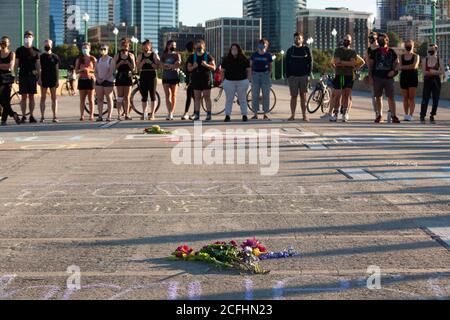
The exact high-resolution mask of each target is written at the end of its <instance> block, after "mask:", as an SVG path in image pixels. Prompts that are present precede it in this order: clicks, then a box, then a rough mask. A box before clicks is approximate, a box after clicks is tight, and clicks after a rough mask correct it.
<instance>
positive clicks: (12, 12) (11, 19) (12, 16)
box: [0, 0, 50, 50]
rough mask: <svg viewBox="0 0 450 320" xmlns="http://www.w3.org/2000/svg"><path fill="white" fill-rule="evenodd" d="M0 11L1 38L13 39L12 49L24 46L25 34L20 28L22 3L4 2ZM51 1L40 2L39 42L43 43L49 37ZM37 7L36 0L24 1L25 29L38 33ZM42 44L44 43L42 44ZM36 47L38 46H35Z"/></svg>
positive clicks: (7, 0)
mask: <svg viewBox="0 0 450 320" xmlns="http://www.w3.org/2000/svg"><path fill="white" fill-rule="evenodd" d="M1 5H2V9H1V10H0V33H1V35H0V36H3V35H7V36H9V37H10V38H11V49H13V50H14V49H16V48H17V47H19V46H21V45H22V44H23V34H21V26H20V1H17V0H2V1H1ZM49 6H50V3H49V0H40V1H39V40H40V42H42V41H43V40H44V39H48V37H49V26H50V23H49V18H48V17H49ZM35 9H36V6H35V0H25V1H24V14H25V16H24V29H25V30H33V31H34V32H35V33H36V10H35ZM40 44H42V43H40ZM35 45H36V44H35Z"/></svg>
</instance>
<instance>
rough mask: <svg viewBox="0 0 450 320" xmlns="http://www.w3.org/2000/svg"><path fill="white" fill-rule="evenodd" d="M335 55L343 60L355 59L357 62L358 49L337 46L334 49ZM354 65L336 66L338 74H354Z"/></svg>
mask: <svg viewBox="0 0 450 320" xmlns="http://www.w3.org/2000/svg"><path fill="white" fill-rule="evenodd" d="M334 57H335V58H338V59H339V60H341V61H345V62H349V61H351V60H352V59H355V62H356V57H357V54H356V51H355V50H353V49H345V48H337V49H336V51H334ZM353 69H354V68H353V67H336V75H337V76H353Z"/></svg>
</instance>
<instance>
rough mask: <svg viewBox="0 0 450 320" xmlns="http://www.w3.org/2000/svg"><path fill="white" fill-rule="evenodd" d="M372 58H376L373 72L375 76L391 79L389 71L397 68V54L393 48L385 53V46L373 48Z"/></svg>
mask: <svg viewBox="0 0 450 320" xmlns="http://www.w3.org/2000/svg"><path fill="white" fill-rule="evenodd" d="M370 59H372V60H374V64H373V70H372V74H373V76H374V77H378V78H383V79H389V78H390V77H389V76H388V74H389V72H391V71H394V70H395V61H396V60H397V54H396V53H395V51H394V50H393V49H391V48H389V49H388V50H387V52H386V53H383V48H378V49H376V50H373V51H372V53H371V55H370Z"/></svg>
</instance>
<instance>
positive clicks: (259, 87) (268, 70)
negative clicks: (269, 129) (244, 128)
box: [250, 38, 273, 120]
mask: <svg viewBox="0 0 450 320" xmlns="http://www.w3.org/2000/svg"><path fill="white" fill-rule="evenodd" d="M268 48H269V41H268V40H267V39H264V38H263V39H261V40H259V44H258V51H256V52H255V53H253V54H252V56H251V58H250V66H251V69H252V97H253V101H252V104H253V111H254V112H255V115H254V116H253V117H252V119H253V120H257V119H258V112H259V99H258V98H255V97H259V96H260V93H261V91H262V95H263V110H264V120H270V118H269V115H268V114H269V109H270V87H271V86H272V84H271V81H270V75H271V74H272V62H273V58H272V54H271V53H269V52H268V51H267V49H268Z"/></svg>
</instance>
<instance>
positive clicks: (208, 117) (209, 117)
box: [205, 113, 212, 121]
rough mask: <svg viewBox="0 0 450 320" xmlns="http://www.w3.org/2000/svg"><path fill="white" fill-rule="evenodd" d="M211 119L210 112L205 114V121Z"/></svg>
mask: <svg viewBox="0 0 450 320" xmlns="http://www.w3.org/2000/svg"><path fill="white" fill-rule="evenodd" d="M211 119H212V116H211V113H208V114H207V115H206V118H205V121H211Z"/></svg>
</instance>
